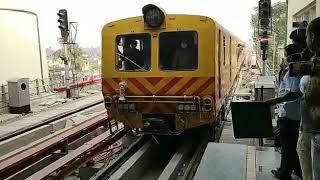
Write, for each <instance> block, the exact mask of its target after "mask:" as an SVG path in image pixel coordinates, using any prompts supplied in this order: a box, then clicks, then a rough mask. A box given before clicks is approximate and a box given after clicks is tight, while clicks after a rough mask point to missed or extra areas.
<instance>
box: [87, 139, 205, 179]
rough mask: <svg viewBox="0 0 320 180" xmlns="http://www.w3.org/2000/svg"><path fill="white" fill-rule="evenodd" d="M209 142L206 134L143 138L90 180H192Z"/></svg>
mask: <svg viewBox="0 0 320 180" xmlns="http://www.w3.org/2000/svg"><path fill="white" fill-rule="evenodd" d="M208 140H209V137H208V136H207V133H203V134H202V133H199V134H198V135H195V134H193V133H190V134H184V135H182V136H177V137H169V136H162V137H159V136H158V137H155V136H151V137H150V136H144V137H143V138H141V139H140V140H139V141H137V142H136V143H133V144H132V147H131V148H128V150H127V152H123V154H122V155H121V156H120V157H119V158H118V160H116V161H114V162H113V163H112V164H111V165H109V166H106V167H104V168H102V169H101V170H100V171H98V172H97V173H96V174H95V175H94V176H92V177H91V180H102V179H130V180H132V179H142V180H143V179H192V177H193V175H194V174H195V172H196V169H197V167H198V165H199V163H200V159H201V157H202V154H203V153H204V150H205V148H206V145H207V143H208Z"/></svg>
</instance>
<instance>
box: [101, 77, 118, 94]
mask: <svg viewBox="0 0 320 180" xmlns="http://www.w3.org/2000/svg"><path fill="white" fill-rule="evenodd" d="M102 88H103V89H104V88H106V89H107V91H108V92H109V93H110V95H113V94H116V91H115V90H114V89H113V87H112V86H111V85H110V84H109V83H108V82H107V81H106V80H105V79H102Z"/></svg>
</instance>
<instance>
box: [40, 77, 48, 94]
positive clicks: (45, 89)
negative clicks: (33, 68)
mask: <svg viewBox="0 0 320 180" xmlns="http://www.w3.org/2000/svg"><path fill="white" fill-rule="evenodd" d="M41 82H42V87H43V91H44V92H47V88H46V85H45V83H44V80H43V79H41Z"/></svg>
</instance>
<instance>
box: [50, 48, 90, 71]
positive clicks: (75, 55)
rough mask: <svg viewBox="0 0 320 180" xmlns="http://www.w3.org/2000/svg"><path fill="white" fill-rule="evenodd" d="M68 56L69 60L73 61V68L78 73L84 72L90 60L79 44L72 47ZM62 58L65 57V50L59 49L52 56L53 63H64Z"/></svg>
mask: <svg viewBox="0 0 320 180" xmlns="http://www.w3.org/2000/svg"><path fill="white" fill-rule="evenodd" d="M68 54H69V60H70V61H71V68H73V69H74V70H75V71H77V72H79V71H82V69H83V68H84V66H85V63H86V62H87V61H88V59H87V57H86V56H85V54H84V52H83V50H82V49H81V47H79V45H77V44H74V45H70V46H69V48H68ZM60 57H64V50H63V49H58V50H56V51H55V52H53V54H52V55H51V58H52V59H53V61H62V59H61V58H60Z"/></svg>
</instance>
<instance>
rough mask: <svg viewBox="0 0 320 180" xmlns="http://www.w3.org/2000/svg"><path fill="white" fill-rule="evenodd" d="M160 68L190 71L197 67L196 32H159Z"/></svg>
mask: <svg viewBox="0 0 320 180" xmlns="http://www.w3.org/2000/svg"><path fill="white" fill-rule="evenodd" d="M159 48H160V50H159V56H160V57H159V67H160V69H161V70H173V71H192V70H195V69H197V67H198V34H197V32H195V31H185V32H163V33H161V34H160V45H159Z"/></svg>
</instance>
